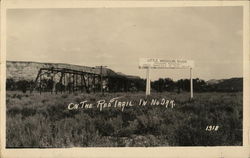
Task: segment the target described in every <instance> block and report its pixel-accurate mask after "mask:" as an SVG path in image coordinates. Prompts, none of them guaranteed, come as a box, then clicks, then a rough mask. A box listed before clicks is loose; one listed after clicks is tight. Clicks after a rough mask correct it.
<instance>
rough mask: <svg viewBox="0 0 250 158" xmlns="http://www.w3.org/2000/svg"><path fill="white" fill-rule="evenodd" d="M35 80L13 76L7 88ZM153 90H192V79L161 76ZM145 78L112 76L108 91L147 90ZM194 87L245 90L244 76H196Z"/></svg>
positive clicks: (24, 87) (48, 87)
mask: <svg viewBox="0 0 250 158" xmlns="http://www.w3.org/2000/svg"><path fill="white" fill-rule="evenodd" d="M52 82H53V81H50V80H46V81H44V82H43V84H42V88H43V90H44V91H50V90H51V88H52V87H53V86H52V85H53V83H52ZM33 85H34V81H27V80H19V81H15V80H13V79H12V78H8V79H7V80H6V90H10V91H14V90H15V91H16V90H20V91H22V92H24V93H25V92H26V91H28V90H30V89H31V88H32V86H33ZM151 87H152V91H155V92H177V93H180V92H183V91H190V79H180V80H177V81H174V80H172V79H171V78H159V79H158V80H155V81H151ZM145 88H146V80H145V79H128V80H120V79H116V78H110V80H109V82H108V84H107V89H106V90H105V91H106V92H138V91H145ZM193 89H194V91H195V92H240V91H242V90H243V78H231V79H226V80H223V81H221V82H219V83H213V84H209V83H207V82H206V81H204V80H202V79H199V78H195V79H193Z"/></svg>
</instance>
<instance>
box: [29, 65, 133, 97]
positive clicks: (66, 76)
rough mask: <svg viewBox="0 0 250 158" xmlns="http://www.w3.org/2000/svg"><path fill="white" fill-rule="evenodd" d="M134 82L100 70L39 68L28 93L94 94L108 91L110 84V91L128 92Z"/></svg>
mask: <svg viewBox="0 0 250 158" xmlns="http://www.w3.org/2000/svg"><path fill="white" fill-rule="evenodd" d="M134 82H135V80H131V79H128V78H127V77H124V76H120V75H109V74H107V73H106V74H103V72H102V68H101V70H100V72H99V73H98V72H94V71H93V72H85V71H79V70H74V69H68V68H54V67H51V68H40V70H39V71H38V74H37V77H36V79H35V81H34V83H33V85H32V86H31V89H30V92H32V91H34V90H38V91H39V92H40V93H41V92H48V91H50V92H51V93H64V92H68V93H73V92H86V93H90V92H93V93H95V92H100V91H101V92H103V91H110V89H109V88H110V84H112V86H111V87H113V90H111V91H119V90H122V91H128V90H129V88H130V87H131V85H132V86H133V85H134ZM114 85H115V86H114ZM118 85H119V86H118ZM117 86H118V87H117ZM114 87H116V88H114ZM118 89H119V90H118Z"/></svg>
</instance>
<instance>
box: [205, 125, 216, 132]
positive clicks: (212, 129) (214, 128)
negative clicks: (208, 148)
mask: <svg viewBox="0 0 250 158" xmlns="http://www.w3.org/2000/svg"><path fill="white" fill-rule="evenodd" d="M218 129H219V126H211V125H210V126H207V128H206V131H218Z"/></svg>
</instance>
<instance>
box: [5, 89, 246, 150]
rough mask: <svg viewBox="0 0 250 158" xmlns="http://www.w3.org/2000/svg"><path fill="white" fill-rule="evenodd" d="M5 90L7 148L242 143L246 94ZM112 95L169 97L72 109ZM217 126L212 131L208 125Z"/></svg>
mask: <svg viewBox="0 0 250 158" xmlns="http://www.w3.org/2000/svg"><path fill="white" fill-rule="evenodd" d="M194 96H195V98H194V100H189V93H180V94H177V93H153V94H152V95H151V96H150V97H147V98H146V97H145V96H144V93H110V94H105V96H101V95H100V94H81V93H78V94H77V93H75V94H57V95H56V94H50V93H42V94H41V95H40V94H39V93H32V94H30V93H26V94H24V93H22V92H17V91H7V93H6V106H7V116H6V117H7V118H6V121H7V122H6V145H7V147H123V146H130V147H139V146H143V147H152V146H228V145H230V146H235V145H242V104H243V98H242V93H195V94H194ZM114 97H122V99H123V100H127V101H128V100H131V101H133V103H134V104H135V105H137V104H139V99H145V100H150V99H156V98H158V99H161V98H167V99H170V100H174V101H175V106H174V107H173V108H170V107H168V108H166V107H165V106H149V105H146V106H132V107H126V108H125V109H124V111H121V109H119V108H104V109H103V110H102V111H100V110H99V109H96V108H92V109H78V110H69V109H68V104H69V103H80V102H81V101H84V100H88V101H90V102H93V103H95V102H97V101H98V100H100V99H105V100H107V101H109V100H110V99H112V98H114ZM209 125H212V126H218V127H219V128H218V130H217V131H215V130H213V131H208V130H206V128H207V126H209Z"/></svg>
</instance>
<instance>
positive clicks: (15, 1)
mask: <svg viewBox="0 0 250 158" xmlns="http://www.w3.org/2000/svg"><path fill="white" fill-rule="evenodd" d="M189 6H192V7H199V6H242V7H243V8H244V16H243V17H244V27H243V28H244V29H243V40H244V41H243V46H244V49H243V53H244V55H243V59H244V61H243V65H244V66H243V68H244V69H243V72H244V95H243V99H244V100H243V109H244V111H243V118H244V120H243V131H244V132H243V146H239V147H231V146H230V147H154V148H151V147H150V148H140V147H138V148H135V147H130V148H127V147H126V148H66V149H62V148H61V149H5V118H6V107H5V78H6V75H5V74H6V68H5V67H6V61H5V59H6V27H5V26H6V9H7V8H8V9H11V8H12V9H15V8H16V9H17V8H103V7H104V8H105V7H106V8H119V7H123V8H124V7H131V8H132V7H189ZM1 38H2V39H1V46H2V47H1V87H0V88H1V114H0V116H1V120H0V121H1V127H2V128H1V137H0V138H1V155H0V157H1V156H3V157H4V158H7V157H15V158H18V157H25V158H26V157H60V158H61V157H176V158H177V157H185V158H190V157H201V156H202V157H210V158H211V157H214V158H215V157H216V158H219V157H224V158H230V157H232V158H247V157H250V152H249V151H250V150H249V147H250V146H249V142H250V134H249V129H250V123H249V116H250V96H249V94H250V82H249V81H250V70H249V69H250V67H249V60H250V55H249V2H248V1H80V0H78V1H77V0H69V1H57V0H51V1H48V0H41V1H38V0H8V1H2V4H1Z"/></svg>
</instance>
